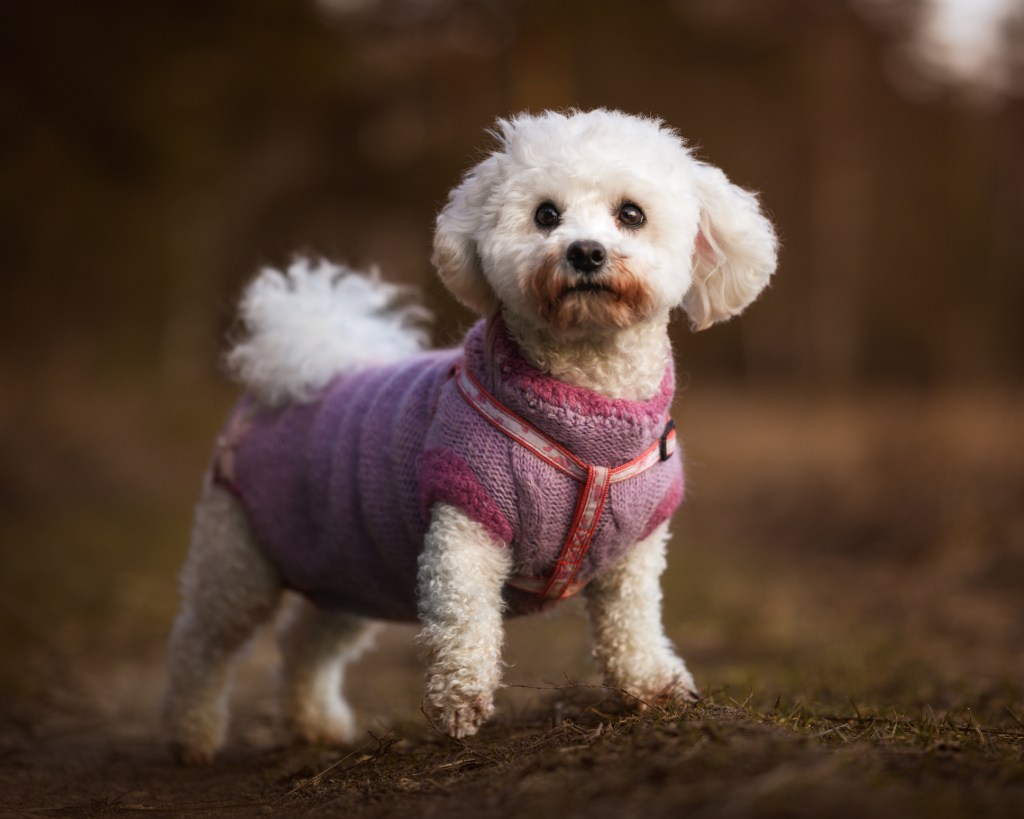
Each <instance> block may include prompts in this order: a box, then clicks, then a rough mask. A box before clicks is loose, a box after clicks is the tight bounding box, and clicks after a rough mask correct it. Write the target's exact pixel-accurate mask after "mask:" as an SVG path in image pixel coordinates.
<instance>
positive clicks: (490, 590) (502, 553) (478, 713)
mask: <svg viewBox="0 0 1024 819" xmlns="http://www.w3.org/2000/svg"><path fill="white" fill-rule="evenodd" d="M511 570H512V564H511V559H510V557H509V552H508V550H507V549H505V548H504V544H503V543H499V542H496V541H495V540H494V539H493V538H492V537H491V536H490V535H489V534H488V533H487V531H486V530H485V529H484V528H483V527H482V526H481V525H480V524H479V523H477V522H476V521H473V520H470V519H469V518H468V517H466V516H465V515H464V514H463V513H462V512H460V511H459V510H458V509H455V508H454V507H452V506H448V505H447V504H443V503H442V504H438V505H437V506H436V507H435V508H434V511H433V515H432V518H431V523H430V529H429V530H428V531H427V537H426V540H425V542H424V544H423V553H422V554H421V555H420V561H419V583H418V588H417V593H418V594H419V611H420V620H421V621H422V623H423V630H422V631H421V632H420V636H419V638H418V640H419V643H420V646H421V647H422V649H423V655H424V658H425V659H426V661H427V686H426V693H425V695H424V706H425V708H426V710H427V714H428V715H429V716H430V717H431V718H432V719H433V720H434V721H435V723H436V724H438V725H440V727H441V728H442V729H443V730H444V731H445V732H447V733H448V734H450V735H451V736H453V737H465V736H469V735H471V734H475V733H476V731H477V728H479V726H480V724H481V723H482V722H483V721H484V720H485V719H487V717H489V716H490V715H491V712H492V711H493V710H494V691H495V689H496V688H497V687H498V683H499V682H500V681H501V645H502V642H503V640H504V632H503V630H502V623H501V614H502V611H503V609H504V604H503V601H502V596H501V590H502V587H503V586H504V585H505V581H506V579H507V578H508V576H509V574H510V572H511Z"/></svg>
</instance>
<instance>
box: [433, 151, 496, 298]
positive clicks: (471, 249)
mask: <svg viewBox="0 0 1024 819" xmlns="http://www.w3.org/2000/svg"><path fill="white" fill-rule="evenodd" d="M497 176H498V157H497V156H496V155H492V156H490V157H488V158H487V159H485V160H484V161H483V162H481V163H480V164H479V165H477V166H476V167H475V168H473V169H472V170H471V171H470V172H469V173H467V174H466V176H465V178H464V179H463V180H462V183H461V184H460V185H459V186H458V187H457V188H455V189H454V190H453V191H452V192H451V193H450V194H449V195H448V204H446V205H445V206H444V208H442V209H441V212H440V213H439V214H438V215H437V227H436V229H435V231H434V253H433V256H432V257H431V261H432V262H433V263H434V267H436V268H437V272H438V275H440V277H441V281H442V282H444V284H445V286H446V287H447V288H448V289H449V290H451V292H452V294H453V295H454V296H455V298H457V299H458V300H459V301H460V302H462V303H463V304H464V305H466V307H468V308H469V309H470V310H473V311H474V312H476V313H478V314H480V315H481V316H490V315H493V314H494V313H495V312H496V311H497V309H498V297H497V296H496V295H495V294H494V290H492V289H491V286H490V284H488V283H487V279H486V277H485V276H484V272H483V269H482V267H481V265H480V254H479V252H478V251H477V246H476V240H475V238H474V237H475V236H476V235H477V234H478V232H479V229H480V221H481V218H482V216H483V213H484V206H485V204H486V202H487V199H488V197H489V195H490V192H491V188H492V186H493V184H494V181H495V180H496V178H497Z"/></svg>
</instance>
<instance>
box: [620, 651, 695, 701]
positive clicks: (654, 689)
mask: <svg viewBox="0 0 1024 819" xmlns="http://www.w3.org/2000/svg"><path fill="white" fill-rule="evenodd" d="M610 682H611V684H612V685H613V686H614V687H616V688H618V689H619V690H621V691H622V692H623V693H624V695H625V696H624V699H625V700H626V702H627V703H628V704H632V705H635V706H636V707H637V708H639V709H641V710H642V709H644V708H647V707H648V706H650V705H685V704H687V703H694V702H698V701H699V700H700V694H698V693H697V684H696V683H695V682H694V680H693V676H692V675H691V674H690V672H689V671H688V670H687V669H686V665H685V664H684V663H683V661H682V660H679V659H674V661H673V662H668V663H666V664H665V666H664V667H662V668H660V669H656V670H654V669H652V670H651V671H649V672H648V673H647V674H645V675H643V676H634V677H631V678H630V679H627V680H620V681H610Z"/></svg>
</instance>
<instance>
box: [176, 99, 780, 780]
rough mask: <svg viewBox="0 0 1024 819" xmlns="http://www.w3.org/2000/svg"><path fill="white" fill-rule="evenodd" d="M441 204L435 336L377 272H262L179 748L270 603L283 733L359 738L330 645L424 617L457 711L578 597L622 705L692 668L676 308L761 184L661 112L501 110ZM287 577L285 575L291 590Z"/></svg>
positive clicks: (744, 293)
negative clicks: (434, 340) (732, 172)
mask: <svg viewBox="0 0 1024 819" xmlns="http://www.w3.org/2000/svg"><path fill="white" fill-rule="evenodd" d="M491 133H492V136H493V137H494V139H495V141H496V147H495V148H494V150H493V151H492V152H491V153H490V154H489V155H488V156H487V157H486V158H484V159H483V160H482V161H481V162H479V164H477V165H476V166H475V167H473V168H472V169H471V170H470V171H469V172H468V173H467V174H466V175H465V177H464V178H463V179H462V181H461V183H460V184H459V185H458V186H457V187H456V188H455V189H454V190H453V191H452V192H451V194H450V195H449V198H448V201H447V203H446V204H445V206H444V207H443V209H442V210H441V211H440V213H439V215H438V217H437V224H436V231H435V234H434V243H433V244H434V247H433V257H432V261H433V263H434V265H435V267H436V268H437V271H438V273H439V275H440V279H441V281H442V282H443V283H444V285H445V286H446V287H447V288H448V289H449V290H450V291H451V293H452V294H453V295H454V296H455V297H456V298H457V299H458V300H459V301H460V302H461V303H462V304H463V305H465V306H466V307H468V308H469V309H470V310H472V311H473V312H475V313H476V314H477V315H478V316H479V317H480V320H479V321H478V323H477V324H476V325H474V326H473V328H472V329H471V330H470V331H469V332H468V334H467V336H466V338H465V341H464V343H463V345H462V346H460V347H458V348H456V349H451V350H427V349H425V343H424V331H423V330H422V324H423V319H424V318H425V316H424V312H425V311H423V310H422V308H418V307H416V306H415V305H410V304H409V303H408V302H409V299H408V297H407V295H406V294H404V293H403V291H402V290H401V288H398V287H396V286H394V285H390V284H387V283H385V282H383V281H381V280H380V278H379V277H378V276H376V275H370V276H364V275H361V274H358V273H356V272H354V271H351V270H349V269H347V268H344V267H340V266H335V265H330V264H325V263H320V264H311V263H309V262H305V261H301V260H300V261H297V262H295V263H294V264H292V265H291V267H290V268H288V269H287V270H286V271H285V272H283V273H282V272H277V271H273V270H265V271H263V272H262V273H261V274H260V275H259V276H258V277H257V278H256V279H255V280H254V281H253V283H252V284H251V285H250V286H249V288H248V290H247V291H246V293H245V295H244V297H243V300H242V305H241V315H242V319H243V323H244V327H245V335H244V336H243V337H242V338H241V339H240V340H239V341H238V342H237V343H236V344H235V346H234V347H233V349H231V351H230V352H229V354H228V358H227V361H228V365H229V367H230V369H231V370H232V371H233V373H234V374H235V375H236V376H237V377H238V379H239V380H240V381H241V382H242V384H243V385H244V386H245V389H246V397H245V398H243V399H242V401H241V403H240V404H239V405H238V407H237V408H236V410H235V411H234V413H233V414H232V416H231V418H230V419H229V421H228V422H227V424H226V426H225V427H224V430H223V433H222V435H221V437H220V440H219V442H218V445H217V447H216V451H215V455H214V458H213V466H212V467H211V469H210V471H209V473H208V475H207V478H206V481H205V485H204V489H203V493H202V497H201V499H200V501H199V504H198V507H197V512H196V517H195V524H194V530H193V535H192V541H191V547H190V551H189V555H188V559H187V561H186V565H185V567H184V570H183V572H182V578H181V591H182V597H183V602H182V606H181V610H180V612H179V614H178V616H177V619H176V621H175V623H174V626H173V629H172V634H171V637H170V641H169V647H168V656H169V683H168V687H167V694H166V698H165V705H164V718H165V723H166V730H167V733H168V737H169V741H170V743H171V745H172V748H173V750H174V752H175V753H176V755H177V756H178V758H179V759H180V760H182V761H184V762H187V763H198V762H207V761H209V760H211V759H212V758H213V756H214V755H215V753H216V751H217V750H218V748H219V747H220V745H221V744H222V743H223V739H224V732H225V725H226V721H227V709H226V696H227V688H228V681H229V677H230V673H231V668H232V663H233V659H234V657H235V656H236V654H237V653H238V652H239V650H240V648H241V647H242V646H243V645H244V644H245V643H246V642H247V640H248V638H249V637H250V636H251V634H252V633H253V631H254V630H255V629H256V628H257V627H258V626H259V625H261V624H263V623H265V622H266V621H268V620H269V619H270V618H271V616H272V615H273V614H274V613H275V611H276V610H277V609H278V607H279V604H280V603H281V601H282V597H283V596H284V593H285V592H286V591H288V592H290V593H289V594H288V595H287V596H288V598H289V600H288V609H289V610H288V612H287V616H286V617H285V618H283V619H284V620H285V622H284V624H283V626H282V627H281V629H280V632H279V642H280V647H281V651H282V654H283V660H284V663H283V665H284V671H283V685H282V689H283V697H282V698H283V705H284V709H285V712H286V715H287V718H288V720H289V721H290V724H291V727H292V729H293V730H294V733H295V735H296V736H297V738H299V739H301V740H304V741H307V742H314V743H331V744H346V743H350V742H351V741H352V740H353V739H354V737H355V723H354V718H353V715H352V713H351V709H350V708H349V706H348V705H347V704H346V702H345V700H344V698H343V696H342V682H343V676H344V672H345V668H346V666H347V664H348V663H349V662H351V661H352V660H353V659H355V658H356V657H357V656H358V655H359V654H360V653H361V652H362V651H363V650H364V649H365V648H367V646H368V645H369V643H370V642H371V640H372V635H373V633H374V632H375V630H376V629H377V628H378V626H379V624H380V623H382V622H387V621H401V620H417V619H418V620H419V622H420V624H421V626H422V631H421V632H420V635H419V637H418V642H419V645H420V647H421V649H422V653H423V656H424V659H425V663H426V668H427V670H426V687H425V694H424V700H423V703H424V711H425V713H426V715H427V716H428V718H429V719H430V720H431V721H432V722H433V723H434V724H435V725H436V726H438V727H439V728H440V729H442V730H443V731H445V732H446V733H447V734H449V735H451V736H452V737H456V738H458V737H467V736H470V735H472V734H474V733H475V732H476V731H477V730H478V729H479V728H480V726H481V725H482V724H483V722H484V721H485V720H486V719H487V718H488V717H489V716H490V715H491V714H492V712H493V710H494V692H495V690H496V689H497V688H498V687H499V684H500V679H501V667H502V661H501V648H502V639H503V630H502V624H503V618H504V617H506V616H511V615H516V614H523V613H528V612H531V611H537V610H540V609H544V608H547V607H549V606H551V605H554V604H556V603H557V602H558V601H559V600H562V599H564V598H566V597H568V596H571V595H573V594H575V593H580V594H581V595H583V597H584V598H585V605H586V610H587V614H588V617H589V621H590V624H591V632H592V638H593V656H594V658H595V660H596V664H597V666H598V667H599V670H600V672H601V674H602V676H603V679H604V681H605V683H606V684H607V685H608V686H610V687H611V688H613V689H615V690H617V691H619V692H621V693H622V695H623V696H624V697H625V698H627V699H629V700H632V701H633V702H635V703H641V704H644V703H651V702H655V701H658V702H664V701H675V702H687V701H694V700H696V699H697V697H698V689H697V686H696V684H695V683H694V680H693V677H692V676H691V674H690V672H689V671H688V669H687V667H686V664H685V663H684V662H683V660H682V659H680V658H679V657H678V656H677V654H676V652H675V650H674V648H673V646H672V644H671V642H670V641H669V639H668V638H667V637H666V635H665V633H664V630H663V627H662V624H661V601H662V593H661V590H660V575H661V573H662V571H663V570H664V568H665V565H666V560H665V551H666V544H667V541H668V538H669V532H668V524H669V518H670V517H671V515H672V512H673V510H674V509H675V508H676V506H677V505H678V504H679V502H680V500H681V498H682V493H683V471H682V463H681V455H680V454H678V453H675V431H674V428H673V424H672V423H671V420H670V419H669V415H668V413H669V408H670V404H671V401H672V395H673V385H674V382H673V379H674V375H673V358H672V351H671V347H670V343H669V335H668V326H669V319H670V315H671V314H672V313H673V311H674V310H675V309H676V308H677V307H681V308H682V309H683V310H684V311H685V312H686V313H687V315H688V317H689V320H690V323H691V325H692V327H693V328H694V329H697V330H701V329H704V328H706V327H708V326H710V325H712V324H713V323H715V322H719V321H722V320H724V319H727V318H729V317H731V316H734V315H736V314H738V313H739V312H741V311H742V310H743V309H744V308H745V307H747V306H748V305H749V304H750V303H751V302H752V301H753V300H754V299H755V298H756V297H757V295H758V294H759V293H760V292H761V290H762V289H763V288H764V287H765V286H766V285H767V284H768V282H769V279H770V277H771V276H772V274H773V273H774V271H775V267H776V255H777V240H776V236H775V232H774V230H773V227H772V225H771V223H770V221H769V220H768V219H767V218H766V217H765V215H764V214H763V213H762V211H761V208H760V206H759V203H758V199H757V197H756V195H755V194H753V193H750V192H748V191H746V190H744V189H742V188H740V187H738V186H736V185H734V184H732V183H731V182H730V181H729V180H728V179H727V177H726V176H725V174H724V173H723V172H722V171H721V170H719V169H717V168H715V167H713V166H711V165H709V164H705V163H704V162H702V161H699V160H698V159H696V158H695V157H694V156H693V155H692V153H691V151H690V150H689V148H688V147H687V145H686V144H685V142H684V141H683V140H682V138H681V137H680V136H679V135H678V134H677V133H676V132H675V131H674V130H672V129H671V128H669V127H667V126H666V125H665V124H663V123H662V122H661V121H660V120H657V119H652V118H646V117H639V116H632V115H627V114H624V113H621V112H618V111H611V110H605V109H598V110H593V111H586V112H580V111H570V112H567V113H558V112H546V113H542V114H539V115H525V114H524V115H519V116H515V117H512V118H509V119H502V120H498V122H497V125H496V127H495V129H494V130H493V131H492V132H491ZM296 592H297V594H296Z"/></svg>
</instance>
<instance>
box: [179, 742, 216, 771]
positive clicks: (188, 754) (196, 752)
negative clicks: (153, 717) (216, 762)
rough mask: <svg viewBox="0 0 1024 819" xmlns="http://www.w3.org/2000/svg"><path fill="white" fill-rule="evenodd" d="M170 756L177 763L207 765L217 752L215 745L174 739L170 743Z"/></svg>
mask: <svg viewBox="0 0 1024 819" xmlns="http://www.w3.org/2000/svg"><path fill="white" fill-rule="evenodd" d="M169 747H170V750H171V756H173V757H174V760H175V761H176V762H177V763H178V764H179V765H189V766H193V765H209V764H210V763H211V762H213V758H214V756H215V755H216V753H217V746H216V745H213V744H210V745H197V744H190V743H186V742H180V741H174V742H171V743H170V746H169Z"/></svg>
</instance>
